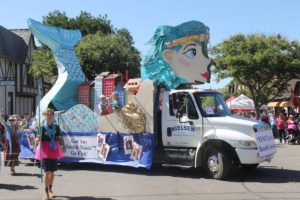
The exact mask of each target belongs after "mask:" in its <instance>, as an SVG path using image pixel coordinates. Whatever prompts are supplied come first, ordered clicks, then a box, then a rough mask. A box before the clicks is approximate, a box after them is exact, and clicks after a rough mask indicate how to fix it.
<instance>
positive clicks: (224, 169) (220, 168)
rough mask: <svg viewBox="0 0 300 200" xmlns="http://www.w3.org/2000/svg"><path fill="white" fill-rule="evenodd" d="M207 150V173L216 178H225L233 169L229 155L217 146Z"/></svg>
mask: <svg viewBox="0 0 300 200" xmlns="http://www.w3.org/2000/svg"><path fill="white" fill-rule="evenodd" d="M206 152H207V153H206V156H205V168H206V171H207V173H208V174H209V175H210V177H212V178H214V179H218V180H220V179H224V178H225V177H226V176H227V175H228V174H229V172H230V170H231V164H230V161H229V159H228V155H227V154H226V152H224V151H223V150H221V149H219V148H216V147H211V148H209V149H208V150H207V151H206Z"/></svg>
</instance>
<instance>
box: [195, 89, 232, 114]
mask: <svg viewBox="0 0 300 200" xmlns="http://www.w3.org/2000/svg"><path fill="white" fill-rule="evenodd" d="M194 97H195V99H196V102H197V104H198V107H199V109H200V112H201V114H202V116H203V117H221V116H228V115H231V111H230V109H229V108H228V106H227V104H226V103H225V102H224V100H223V97H222V95H221V94H219V93H212V92H203V93H195V94H194Z"/></svg>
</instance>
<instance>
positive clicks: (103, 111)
mask: <svg viewBox="0 0 300 200" xmlns="http://www.w3.org/2000/svg"><path fill="white" fill-rule="evenodd" d="M107 103H108V102H107V98H106V96H104V95H101V96H100V103H99V104H98V109H99V112H100V115H107V114H109V108H108V104H107Z"/></svg>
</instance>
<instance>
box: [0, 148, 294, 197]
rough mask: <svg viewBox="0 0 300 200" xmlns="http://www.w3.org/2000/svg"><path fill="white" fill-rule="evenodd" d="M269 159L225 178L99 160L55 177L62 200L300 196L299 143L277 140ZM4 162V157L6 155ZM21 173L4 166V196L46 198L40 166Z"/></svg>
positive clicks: (25, 165)
mask: <svg viewBox="0 0 300 200" xmlns="http://www.w3.org/2000/svg"><path fill="white" fill-rule="evenodd" d="M277 147H278V148H277V151H278V152H277V154H276V156H275V158H274V159H273V160H272V161H271V162H270V163H263V164H261V165H260V166H259V167H258V168H257V169H255V170H253V171H245V170H243V169H241V168H235V169H234V170H233V172H232V174H231V176H230V177H229V178H228V179H227V180H225V181H219V180H213V179H209V178H207V176H206V175H205V172H204V171H201V170H196V169H182V168H175V167H161V166H157V165H154V166H153V168H152V169H151V170H147V169H140V168H138V169H136V168H130V167H122V166H107V165H99V164H77V163H75V164H65V165H63V166H60V167H59V171H58V172H57V173H56V176H55V184H54V188H53V190H54V193H55V194H56V195H57V196H56V197H55V198H53V199H57V200H69V199H71V200H81V199H83V200H156V199H162V200H190V199H213V200H227V199H228V200H237V199H244V200H257V199H284V200H288V199H300V183H299V182H300V145H288V144H277ZM2 161H3V155H2ZM21 162H22V163H21V165H20V166H19V167H17V168H16V171H17V175H16V176H11V175H10V174H9V168H7V167H3V162H2V166H1V170H0V199H1V200H2V199H3V200H18V199H30V200H35V199H42V195H43V188H44V187H43V184H42V183H41V178H40V169H39V168H38V167H37V166H34V165H35V163H33V162H31V161H29V160H21Z"/></svg>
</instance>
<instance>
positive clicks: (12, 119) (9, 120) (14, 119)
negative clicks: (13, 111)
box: [8, 119, 16, 122]
mask: <svg viewBox="0 0 300 200" xmlns="http://www.w3.org/2000/svg"><path fill="white" fill-rule="evenodd" d="M8 121H10V122H12V121H16V120H15V119H9V120H8Z"/></svg>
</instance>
